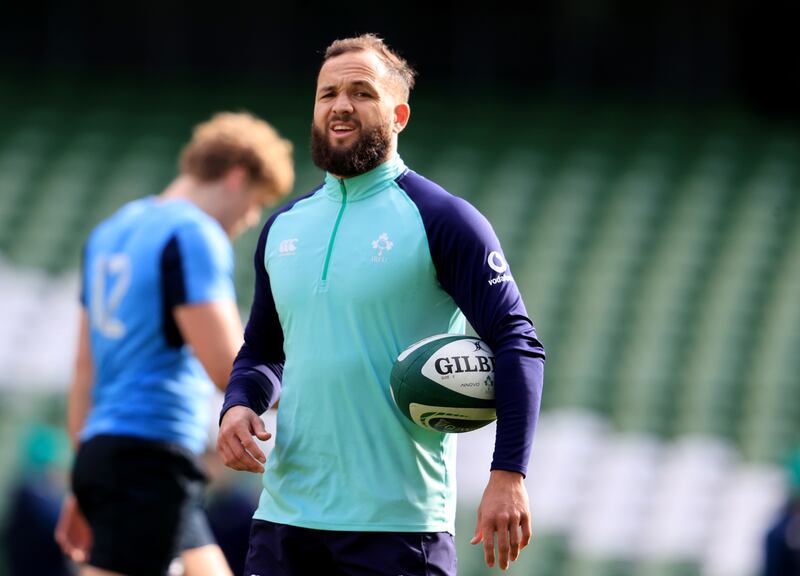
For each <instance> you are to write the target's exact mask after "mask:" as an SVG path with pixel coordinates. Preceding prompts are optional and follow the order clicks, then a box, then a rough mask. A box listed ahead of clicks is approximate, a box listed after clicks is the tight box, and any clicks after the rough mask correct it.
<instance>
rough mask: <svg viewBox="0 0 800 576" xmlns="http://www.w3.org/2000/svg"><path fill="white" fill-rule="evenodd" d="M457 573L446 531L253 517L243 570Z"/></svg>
mask: <svg viewBox="0 0 800 576" xmlns="http://www.w3.org/2000/svg"><path fill="white" fill-rule="evenodd" d="M317 574H318V575H320V576H345V575H346V576H381V575H385V576H456V549H455V542H454V541H453V536H452V534H450V533H448V532H339V531H330V530H312V529H309V528H299V527H297V526H288V525H286V524H275V523H273V522H265V521H262V520H253V523H252V526H251V528H250V549H249V551H248V553H247V562H246V564H245V571H244V576H306V575H309V576H310V575H317Z"/></svg>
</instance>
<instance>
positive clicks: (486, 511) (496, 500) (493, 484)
mask: <svg viewBox="0 0 800 576" xmlns="http://www.w3.org/2000/svg"><path fill="white" fill-rule="evenodd" d="M495 533H497V560H498V564H499V566H500V568H501V569H502V570H506V569H508V565H509V562H510V561H512V560H516V559H517V558H518V557H519V553H520V550H522V549H523V548H525V546H527V545H528V543H529V542H530V541H531V515H530V507H529V503H528V491H527V489H526V488H525V482H524V477H523V476H522V474H520V473H519V472H511V471H508V470H492V473H491V476H490V477H489V483H488V484H487V485H486V490H484V492H483V498H481V504H480V506H479V507H478V523H477V524H476V526H475V536H473V538H472V540H471V541H470V544H478V543H480V542H483V555H484V558H485V560H486V565H487V566H489V567H490V568H491V567H492V566H494V563H495V549H494V535H495Z"/></svg>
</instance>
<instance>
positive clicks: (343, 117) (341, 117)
mask: <svg viewBox="0 0 800 576" xmlns="http://www.w3.org/2000/svg"><path fill="white" fill-rule="evenodd" d="M333 122H352V123H353V124H355V125H356V126H358V127H359V128H360V127H361V122H359V121H358V120H357V119H355V118H354V117H353V115H352V114H334V115H333V116H331V117H330V119H329V120H328V125H330V124H332V123H333Z"/></svg>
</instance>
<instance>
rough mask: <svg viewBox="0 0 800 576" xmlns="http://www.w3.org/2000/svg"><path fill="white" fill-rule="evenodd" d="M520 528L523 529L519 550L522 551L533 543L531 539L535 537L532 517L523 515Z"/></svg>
mask: <svg viewBox="0 0 800 576" xmlns="http://www.w3.org/2000/svg"><path fill="white" fill-rule="evenodd" d="M520 526H521V527H522V541H521V542H520V547H519V549H520V550H522V549H523V548H525V546H527V545H528V544H530V543H531V538H532V536H533V534H532V530H531V517H530V516H529V515H527V514H525V515H523V517H522V518H521V520H520Z"/></svg>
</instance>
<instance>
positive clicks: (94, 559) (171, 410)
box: [56, 113, 294, 576]
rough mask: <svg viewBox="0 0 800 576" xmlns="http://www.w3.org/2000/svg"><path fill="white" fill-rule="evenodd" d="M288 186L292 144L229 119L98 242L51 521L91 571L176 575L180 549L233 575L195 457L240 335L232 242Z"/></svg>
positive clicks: (193, 573) (206, 571)
mask: <svg viewBox="0 0 800 576" xmlns="http://www.w3.org/2000/svg"><path fill="white" fill-rule="evenodd" d="M293 181H294V168H293V164H292V147H291V145H290V143H289V142H288V141H287V140H284V139H282V138H281V137H280V136H279V135H278V133H277V132H276V131H275V130H274V129H273V128H272V127H271V126H270V125H268V124H267V123H266V122H264V121H262V120H259V119H257V118H255V117H254V116H251V115H249V114H243V113H242V114H234V113H220V114H217V115H215V116H214V117H213V118H211V120H209V121H207V122H205V123H202V124H200V125H198V126H197V127H196V128H195V130H194V134H193V137H192V139H191V141H190V142H189V143H188V144H187V145H186V147H185V148H184V149H183V152H182V154H181V158H180V174H179V175H178V176H177V178H176V179H175V180H174V181H173V182H172V183H171V184H170V185H169V186H168V187H167V188H166V190H164V191H163V193H161V194H160V195H159V196H155V197H147V198H143V199H140V200H136V201H133V202H131V203H129V204H127V205H125V206H124V207H122V208H121V209H120V210H119V211H118V212H116V213H115V214H114V215H112V216H111V217H110V218H108V219H107V220H105V221H104V222H102V223H101V224H100V225H99V226H98V227H97V228H95V230H94V231H93V232H92V233H91V235H90V236H89V239H88V241H87V243H86V246H85V249H84V261H83V271H82V281H83V283H82V286H83V288H82V292H81V302H82V305H83V310H82V312H81V324H80V338H79V347H78V354H77V359H76V365H75V374H74V377H73V381H72V386H71V389H70V394H69V406H68V426H69V431H70V435H71V437H72V440H73V442H74V443H75V444H76V446H78V452H77V456H76V460H75V464H74V467H73V471H72V489H73V493H74V496H68V497H67V500H66V502H65V504H64V507H63V510H62V515H61V518H60V521H59V526H58V527H57V529H56V538H57V540H58V541H59V543H60V544H61V546H62V548H63V549H64V551H65V552H66V553H67V554H68V555H69V556H70V557H72V558H73V559H74V560H76V561H79V562H85V565H83V566H82V567H81V571H80V574H81V575H82V576H100V575H111V574H125V575H129V576H138V575H142V576H145V575H147V576H155V575H161V574H166V572H167V570H168V567H169V565H170V563H171V562H172V560H173V559H174V558H175V557H176V556H178V555H180V557H181V558H182V560H183V563H184V567H185V574H186V576H198V575H208V576H212V575H213V576H220V575H225V574H230V569H229V568H228V566H227V564H226V563H225V559H224V557H223V555H222V553H221V551H220V549H219V547H218V546H217V545H216V543H215V542H214V540H213V537H212V535H211V532H210V530H209V527H208V524H207V520H206V518H205V516H204V514H203V512H202V508H201V505H202V501H201V498H202V495H203V488H204V486H205V481H206V477H205V474H204V472H203V470H202V468H201V466H200V464H199V455H200V454H201V453H202V451H203V449H204V447H205V444H206V440H207V437H208V428H209V424H210V414H209V399H210V395H211V394H212V391H213V387H214V386H215V385H216V387H217V388H219V389H220V390H224V389H225V386H226V384H227V378H228V373H229V372H230V367H231V365H232V362H233V359H234V356H235V354H236V351H237V350H238V348H239V346H240V344H241V341H242V337H241V334H242V326H241V320H240V317H239V312H238V308H237V306H236V299H235V294H234V285H233V276H232V273H233V265H234V257H233V250H232V247H231V243H230V240H231V239H233V238H235V237H236V236H238V235H239V234H240V233H241V232H242V231H244V230H245V229H246V228H248V227H251V226H254V225H255V224H257V223H258V222H259V219H260V215H261V211H262V208H263V207H264V206H265V205H267V204H270V203H272V202H274V201H276V200H277V199H279V198H281V197H283V196H284V195H286V194H287V193H288V192H289V190H290V188H291V186H292V184H293ZM87 521H88V522H87Z"/></svg>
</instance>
